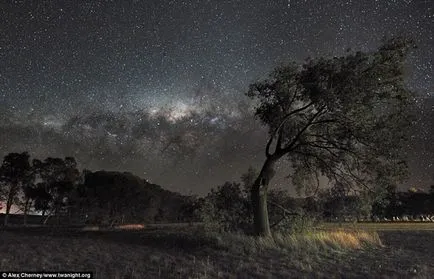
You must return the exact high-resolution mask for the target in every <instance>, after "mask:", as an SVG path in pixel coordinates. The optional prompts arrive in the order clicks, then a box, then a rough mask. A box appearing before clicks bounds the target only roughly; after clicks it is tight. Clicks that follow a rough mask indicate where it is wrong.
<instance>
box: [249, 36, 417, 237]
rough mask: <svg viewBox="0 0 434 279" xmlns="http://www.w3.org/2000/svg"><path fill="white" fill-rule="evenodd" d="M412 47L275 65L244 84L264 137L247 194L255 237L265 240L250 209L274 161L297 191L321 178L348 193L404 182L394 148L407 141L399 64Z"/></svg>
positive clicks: (405, 43)
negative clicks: (285, 166)
mask: <svg viewBox="0 0 434 279" xmlns="http://www.w3.org/2000/svg"><path fill="white" fill-rule="evenodd" d="M412 46H413V45H412V41H411V40H408V39H405V38H395V39H391V40H389V41H387V42H386V43H384V44H383V45H382V46H381V47H380V48H379V49H378V50H377V51H373V52H355V53H349V54H348V55H346V56H343V57H334V58H319V59H310V60H307V61H306V62H305V63H304V64H303V65H301V66H297V65H295V64H292V65H289V66H284V67H279V68H277V69H275V70H274V71H273V72H272V73H271V75H270V77H269V78H268V79H266V80H264V81H260V82H256V83H254V84H252V85H251V86H250V88H249V91H248V93H247V95H248V96H249V97H250V98H252V99H254V100H256V101H257V104H258V105H257V107H256V111H255V115H256V116H257V117H258V118H259V119H260V120H261V122H262V123H263V124H264V125H266V126H267V127H268V128H269V135H270V139H269V141H268V143H267V145H266V150H265V153H266V161H265V163H264V166H263V168H262V169H261V172H260V174H259V176H258V178H257V179H256V183H255V185H254V187H253V189H252V201H253V203H254V206H255V208H256V211H255V216H256V217H255V225H256V231H257V232H258V233H259V234H267V235H269V229H267V227H268V226H269V225H268V221H266V215H267V213H266V212H263V210H259V209H258V208H262V209H264V208H266V206H264V205H263V204H264V203H266V201H265V200H266V194H265V192H266V189H267V188H268V183H269V181H270V180H271V178H272V177H273V174H274V164H275V162H276V161H278V160H279V159H280V158H282V157H285V158H286V159H287V160H288V162H289V163H290V165H291V168H292V173H290V174H289V175H290V177H291V178H292V182H293V184H294V185H295V186H296V187H298V188H300V189H301V188H309V187H310V188H315V187H318V186H319V178H320V177H321V176H322V177H326V178H327V179H328V180H329V181H333V182H334V183H340V184H343V185H347V186H348V187H351V188H352V189H360V188H364V189H373V188H374V187H378V186H381V187H386V186H388V185H391V184H394V183H396V182H397V181H400V180H402V179H404V178H405V176H406V174H407V172H406V170H407V165H406V163H405V158H404V157H403V153H402V148H403V147H404V146H405V144H406V142H407V140H408V139H409V136H410V135H409V133H408V130H409V129H408V128H409V127H410V125H411V121H412V117H411V109H412V107H413V106H412V104H413V99H414V98H413V97H414V95H413V93H412V92H411V91H410V90H408V89H407V88H406V85H405V82H404V62H405V57H406V55H407V53H408V51H409V50H410V49H411V47H412ZM264 197H265V198H264Z"/></svg>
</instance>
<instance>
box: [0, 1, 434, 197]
mask: <svg viewBox="0 0 434 279" xmlns="http://www.w3.org/2000/svg"><path fill="white" fill-rule="evenodd" d="M5 2H6V1H2V3H1V4H0V28H1V29H0V30H1V36H0V134H1V137H0V155H1V156H4V155H5V154H6V153H8V152H12V151H15V152H17V151H24V150H28V151H29V152H30V154H31V155H32V156H34V157H38V158H45V157H47V156H62V157H63V156H74V157H76V158H77V160H78V161H79V163H80V167H81V168H88V169H91V170H96V169H111V170H122V171H131V172H133V173H135V174H137V175H140V176H142V177H144V178H146V179H148V180H150V181H152V182H155V183H159V184H161V185H163V186H164V187H166V188H168V189H171V190H176V191H180V192H183V193H189V192H192V193H199V194H203V193H205V192H207V191H208V190H209V189H210V188H211V187H213V186H216V185H219V184H222V183H223V182H224V181H230V180H235V179H238V178H239V176H240V175H241V174H242V173H243V172H245V170H246V169H247V168H248V167H249V165H252V166H254V167H257V168H258V167H260V163H261V161H262V160H263V156H264V155H263V154H264V150H263V148H264V143H265V142H266V139H267V138H266V137H267V133H266V130H265V128H264V127H261V126H260V124H259V123H258V122H257V121H255V120H254V117H253V111H252V104H251V103H250V102H249V100H248V99H246V97H245V96H244V92H245V91H246V90H247V87H248V85H249V84H250V83H252V82H254V81H256V80H258V79H261V78H264V77H265V76H266V74H267V73H268V72H270V71H271V70H272V69H273V68H274V67H275V66H277V65H281V64H284V63H288V62H290V61H296V62H299V63H300V62H302V61H303V60H304V59H305V58H307V57H318V56H335V55H336V56H338V55H343V54H344V53H345V51H346V50H347V49H348V48H351V49H355V50H363V51H369V50H373V49H375V48H376V47H378V46H379V45H380V44H381V42H382V39H383V38H384V37H385V36H389V37H390V36H393V35H410V36H412V37H413V38H414V39H415V40H416V43H417V45H418V49H416V50H415V51H414V52H413V53H412V55H411V56H410V57H409V58H408V67H407V72H408V78H407V82H408V86H409V87H410V88H411V89H412V90H414V91H416V92H417V94H418V100H417V101H418V104H419V107H420V112H421V114H420V120H419V121H418V123H417V125H415V127H414V137H413V141H412V142H411V144H410V145H409V149H408V154H409V160H410V165H411V170H412V175H411V179H410V181H409V182H408V183H407V184H406V185H403V187H404V186H405V187H407V186H409V185H410V184H411V185H412V186H413V185H415V184H417V186H418V187H426V186H428V185H429V184H430V183H432V180H433V179H434V178H433V175H434V165H433V164H434V162H433V160H434V159H433V158H434V148H433V144H432V142H434V93H433V91H434V90H433V89H434V83H433V79H432V74H433V63H434V61H433V60H434V55H433V30H434V16H433V14H434V9H433V8H434V4H433V2H432V1H425V0H413V1H412V0H395V1H364V0H363V1H362V0H360V1H351V0H347V1H332V0H318V1H314V0H304V1H296V0H291V1H288V0H285V1H284V0H275V1H259V0H238V1H224V0H209V1H198V0H196V1H193V0H191V1H175V0H172V1H168V0H150V1H139V0H135V1H113V2H114V3H113V2H112V1H86V3H85V4H78V3H77V2H76V1H8V3H5ZM279 183H280V184H281V185H280V186H282V184H285V183H289V182H282V181H281V182H279Z"/></svg>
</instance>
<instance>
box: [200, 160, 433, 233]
mask: <svg viewBox="0 0 434 279" xmlns="http://www.w3.org/2000/svg"><path fill="white" fill-rule="evenodd" d="M256 175H257V172H256V171H255V170H254V169H252V168H250V169H249V170H248V171H247V173H246V174H244V175H243V176H242V177H241V180H242V183H238V182H226V183H224V184H223V185H221V186H218V187H216V188H214V189H212V190H211V192H210V193H209V194H208V195H207V196H206V197H204V198H201V199H198V201H199V202H198V204H199V206H198V209H199V211H198V212H199V213H198V216H199V217H200V220H201V221H203V222H204V223H205V226H206V227H205V228H207V229H210V230H214V231H215V230H219V231H238V232H247V233H253V234H254V232H253V231H252V228H251V226H250V224H251V222H252V219H253V215H252V205H251V202H250V198H249V189H250V188H251V185H252V183H254V179H255V176H256ZM267 211H268V213H269V217H270V227H271V229H272V230H273V231H282V230H283V231H291V232H299V231H301V230H305V229H311V228H312V226H314V225H315V224H318V223H320V222H357V221H387V220H389V221H393V220H395V221H434V185H433V186H431V188H430V190H429V192H424V191H421V190H418V191H416V190H415V189H410V190H409V191H407V192H400V191H397V188H396V186H390V187H388V188H386V189H383V191H382V192H372V191H368V190H366V191H359V192H355V191H352V189H351V188H350V187H347V186H346V185H343V184H339V183H338V184H335V185H334V186H333V187H331V188H326V189H318V191H317V192H316V193H315V194H314V195H312V196H309V197H303V198H295V197H293V196H291V195H290V194H289V193H288V191H285V190H282V189H271V190H270V191H269V194H268V204H267Z"/></svg>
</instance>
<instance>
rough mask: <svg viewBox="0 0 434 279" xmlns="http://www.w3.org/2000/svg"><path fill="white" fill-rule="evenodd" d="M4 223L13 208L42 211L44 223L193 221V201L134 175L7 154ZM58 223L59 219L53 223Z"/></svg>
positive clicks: (0, 189)
mask: <svg viewBox="0 0 434 279" xmlns="http://www.w3.org/2000/svg"><path fill="white" fill-rule="evenodd" d="M0 198H1V200H2V201H3V203H4V207H5V215H4V224H5V225H7V224H8V220H9V218H10V214H11V208H12V205H14V206H16V207H18V208H19V209H20V210H21V211H22V212H23V223H24V224H26V223H27V219H28V218H27V217H28V215H29V212H38V213H39V214H40V215H41V218H39V219H40V220H41V222H43V223H47V222H50V223H53V222H54V223H55V224H83V223H92V224H98V225H113V224H119V223H125V222H141V223H143V222H149V223H154V222H183V221H188V220H192V217H191V216H192V214H193V212H189V210H190V211H191V210H192V209H191V208H192V206H191V204H192V199H193V197H188V196H182V195H180V194H177V193H173V192H170V191H168V190H164V189H163V188H161V187H160V186H158V185H155V184H151V183H149V182H147V181H146V180H143V179H141V178H139V177H137V176H134V175H132V174H131V173H128V172H108V171H97V172H91V171H89V170H84V171H82V172H80V171H79V170H78V169H77V162H76V160H75V159H74V158H72V157H66V158H64V159H62V158H51V157H48V158H46V159H45V160H42V161H41V160H39V159H33V160H30V155H29V154H28V153H27V152H23V153H9V154H7V155H6V156H5V157H4V159H3V162H2V165H1V166H0ZM52 219H53V220H52Z"/></svg>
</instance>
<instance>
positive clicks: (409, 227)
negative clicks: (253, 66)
mask: <svg viewBox="0 0 434 279" xmlns="http://www.w3.org/2000/svg"><path fill="white" fill-rule="evenodd" d="M319 228H320V229H337V228H344V229H355V230H368V231H404V230H406V231H434V222H384V223H382V222H361V223H342V224H339V223H323V224H321V226H320V227H319Z"/></svg>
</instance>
